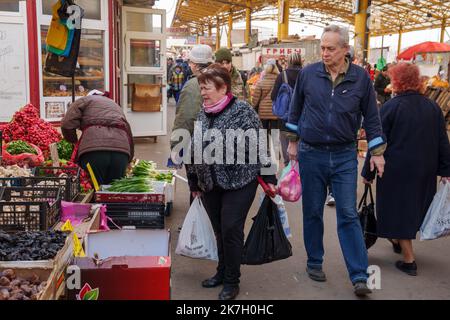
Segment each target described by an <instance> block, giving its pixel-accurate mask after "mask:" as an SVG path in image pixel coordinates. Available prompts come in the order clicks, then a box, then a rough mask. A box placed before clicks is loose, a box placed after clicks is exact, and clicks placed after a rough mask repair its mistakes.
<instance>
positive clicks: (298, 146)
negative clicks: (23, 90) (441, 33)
mask: <svg viewBox="0 0 450 320" xmlns="http://www.w3.org/2000/svg"><path fill="white" fill-rule="evenodd" d="M321 52H322V61H320V62H318V63H314V64H310V65H307V66H304V65H303V60H302V57H301V55H300V54H298V53H294V54H292V55H290V56H289V57H288V66H287V68H286V70H283V69H282V68H281V66H280V65H279V63H278V62H277V61H275V60H268V61H264V63H263V61H262V60H260V61H259V63H258V66H256V67H255V68H254V69H252V70H251V71H250V73H249V74H248V76H247V75H246V74H244V73H242V72H240V71H239V70H237V68H236V67H235V66H234V65H233V63H232V61H233V59H232V52H231V51H230V50H228V49H226V48H221V49H220V50H218V51H217V52H215V54H214V53H213V52H212V50H211V48H210V47H209V46H206V45H197V46H195V47H194V48H193V49H192V50H191V52H190V53H189V57H188V60H187V61H184V60H183V59H181V58H180V59H177V60H176V61H173V60H172V61H170V62H169V64H170V68H168V79H169V80H170V81H169V83H170V88H171V90H170V93H169V96H173V97H174V98H175V99H176V102H177V109H176V118H175V122H174V128H173V130H174V131H173V133H174V134H173V135H172V140H171V150H172V151H173V150H176V152H175V151H173V152H172V153H171V157H172V160H174V161H175V159H179V154H178V153H179V152H178V151H179V150H180V149H179V148H178V147H179V143H180V140H179V139H178V138H177V137H178V136H177V135H176V134H175V133H176V132H177V131H178V130H186V131H187V132H189V133H190V134H191V135H192V134H193V131H194V124H195V122H196V121H197V122H199V123H200V124H201V131H202V133H203V134H207V133H208V130H211V129H215V130H216V131H217V132H221V133H222V134H223V135H226V132H227V130H231V129H243V130H247V129H255V130H258V129H261V128H264V129H267V132H268V133H269V134H270V133H272V132H273V131H274V130H280V131H281V134H280V135H279V140H280V141H279V142H278V141H277V142H276V144H279V145H280V146H281V148H280V150H281V154H282V157H283V165H284V166H287V165H288V164H289V163H290V162H291V161H298V163H299V171H300V176H301V183H302V189H303V193H302V204H303V210H302V215H303V236H304V244H305V249H306V252H307V268H306V273H307V274H308V276H309V277H310V278H311V279H312V280H314V281H320V282H324V281H326V280H327V277H326V274H325V272H324V269H323V264H324V260H323V256H324V245H323V236H324V224H323V212H324V205H325V203H328V204H335V206H336V214H337V229H338V230H337V232H338V236H339V242H340V246H341V249H342V253H343V256H344V259H345V263H346V267H347V271H348V276H349V278H350V281H351V282H352V284H353V286H354V293H355V294H356V295H357V296H366V295H368V294H370V293H371V290H370V289H369V288H368V286H367V279H368V274H367V268H368V250H367V249H366V245H365V242H364V238H363V232H362V228H361V223H360V220H359V216H358V212H357V207H356V203H357V199H356V195H357V187H358V186H357V177H358V161H357V156H358V150H357V139H358V134H359V133H360V132H361V128H363V129H364V132H365V136H366V138H367V142H368V152H367V157H366V161H365V163H364V167H363V170H362V172H361V173H360V174H361V175H362V177H363V180H364V183H365V184H366V185H372V184H373V182H374V181H376V191H377V192H376V217H377V235H378V237H381V238H386V239H388V240H389V241H390V242H391V243H392V246H393V250H394V251H395V252H397V253H399V254H402V255H403V259H401V260H399V261H397V262H396V263H395V266H396V267H397V268H398V269H399V270H400V271H402V272H404V273H406V274H408V275H411V276H415V275H417V274H418V266H417V263H416V259H415V256H414V250H413V240H414V239H416V234H417V232H418V230H419V228H420V226H421V224H422V222H423V220H424V218H425V214H426V213H427V210H428V208H429V206H430V204H431V202H432V200H433V197H434V195H435V194H436V189H437V177H441V178H442V180H443V181H444V182H448V181H450V178H449V177H450V145H449V140H448V136H447V130H446V124H445V120H444V117H443V114H442V111H441V110H440V108H439V107H438V105H437V104H436V103H435V102H433V101H431V100H430V99H428V98H427V97H425V96H424V95H423V94H422V93H423V86H422V81H421V77H420V72H419V69H418V67H417V66H415V65H414V64H408V63H398V64H392V65H387V66H379V67H377V68H376V69H377V71H375V69H374V68H373V67H372V66H370V65H369V64H366V65H365V66H364V67H360V66H358V65H357V64H355V63H353V62H354V61H353V56H352V53H351V52H350V46H349V33H348V30H347V29H346V28H343V27H339V26H334V25H331V26H327V27H326V28H325V29H324V32H323V35H322V38H321ZM243 75H244V78H243ZM281 96H284V97H289V101H290V103H289V105H288V106H286V113H285V114H284V115H280V114H278V115H275V114H274V109H275V107H280V105H279V104H280V103H281V102H282V101H285V100H283V99H281V98H280V97H281ZM281 107H282V106H281ZM71 128H72V127H71ZM193 143H194V144H197V145H199V146H200V148H201V150H206V149H207V148H208V146H209V143H208V142H207V141H203V140H201V141H195V136H194V138H193ZM244 144H245V143H244ZM187 147H188V146H187V145H186V146H183V148H182V150H183V151H184V152H186V150H188V148H187ZM235 147H236V146H235ZM223 148H224V154H225V151H226V150H225V149H226V146H224V147H223ZM249 150H250V148H249V146H248V144H245V152H246V158H248V156H249V154H248V153H249ZM127 152H128V150H127ZM98 157H99V156H98ZM178 164H179V163H178ZM268 165H269V164H268V163H265V162H263V161H258V162H257V163H245V164H237V163H236V164H234V165H228V164H227V165H223V164H219V163H205V162H204V163H200V164H195V163H194V164H190V165H187V164H186V165H185V167H186V172H187V175H188V180H189V187H190V191H191V200H192V199H194V198H195V197H201V199H202V202H203V204H204V206H205V208H206V211H207V213H208V216H209V218H210V220H211V223H212V226H213V229H214V233H215V235H216V240H217V247H218V257H219V261H218V266H217V272H216V274H215V275H213V276H212V277H211V278H209V279H206V280H204V281H203V282H202V286H203V287H205V288H211V287H217V286H220V285H223V289H222V291H221V292H220V294H219V299H223V300H230V299H234V298H235V297H236V296H237V295H238V294H239V283H240V276H241V273H240V265H241V262H242V261H241V259H242V253H243V246H244V224H245V221H246V218H247V215H248V212H249V210H250V207H251V205H252V203H253V201H254V199H255V195H256V190H257V187H258V180H257V179H258V177H261V178H262V180H263V181H264V182H265V183H266V184H267V185H268V192H270V194H272V195H273V194H274V193H276V185H277V177H276V175H274V174H270V175H267V174H264V172H263V169H264V168H265V167H267V166H268ZM327 197H328V200H327ZM330 198H331V199H332V201H330Z"/></svg>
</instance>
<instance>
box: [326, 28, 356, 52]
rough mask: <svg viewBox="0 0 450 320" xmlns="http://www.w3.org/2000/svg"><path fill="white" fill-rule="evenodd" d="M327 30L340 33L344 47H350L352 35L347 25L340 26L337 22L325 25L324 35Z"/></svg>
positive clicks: (341, 43)
mask: <svg viewBox="0 0 450 320" xmlns="http://www.w3.org/2000/svg"><path fill="white" fill-rule="evenodd" d="M327 32H334V33H337V34H339V37H340V41H339V43H340V45H341V46H342V47H348V46H349V45H350V36H349V30H348V28H347V27H341V26H338V25H335V24H333V25H330V26H327V27H325V29H323V34H322V36H323V35H324V34H325V33H327Z"/></svg>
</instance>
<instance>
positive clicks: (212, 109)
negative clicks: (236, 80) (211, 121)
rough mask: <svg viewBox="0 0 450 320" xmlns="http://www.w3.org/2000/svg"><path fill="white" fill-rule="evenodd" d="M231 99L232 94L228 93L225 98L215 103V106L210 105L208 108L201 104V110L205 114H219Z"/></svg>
mask: <svg viewBox="0 0 450 320" xmlns="http://www.w3.org/2000/svg"><path fill="white" fill-rule="evenodd" d="M232 99H233V94H232V93H231V92H230V93H228V94H227V95H226V96H225V97H223V98H222V99H221V100H220V101H218V102H216V103H215V104H212V105H210V106H207V105H205V104H203V108H204V110H205V112H206V113H214V114H215V113H219V112H221V111H222V110H223V109H225V108H226V106H227V105H228V104H229V103H230V101H231V100H232Z"/></svg>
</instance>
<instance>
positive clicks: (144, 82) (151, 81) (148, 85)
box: [127, 74, 162, 109]
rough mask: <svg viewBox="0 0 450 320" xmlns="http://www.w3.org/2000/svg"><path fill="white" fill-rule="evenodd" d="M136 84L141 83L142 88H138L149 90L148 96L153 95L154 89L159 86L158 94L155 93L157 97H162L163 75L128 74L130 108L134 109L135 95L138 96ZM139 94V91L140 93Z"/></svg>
mask: <svg viewBox="0 0 450 320" xmlns="http://www.w3.org/2000/svg"><path fill="white" fill-rule="evenodd" d="M136 85H141V88H139V89H138V90H141V91H143V92H144V93H145V91H148V92H149V94H147V96H150V97H151V96H152V93H153V89H154V88H158V89H157V92H156V95H154V96H155V97H157V98H160V96H161V94H162V93H161V92H162V91H161V77H158V76H155V75H150V74H128V95H127V96H128V101H127V106H128V108H130V109H132V107H133V102H134V99H133V97H135V96H136V90H137V88H136ZM138 95H139V93H138Z"/></svg>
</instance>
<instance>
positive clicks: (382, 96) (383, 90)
mask: <svg viewBox="0 0 450 320" xmlns="http://www.w3.org/2000/svg"><path fill="white" fill-rule="evenodd" d="M388 68H389V67H388V66H386V67H384V68H383V70H382V71H381V72H380V74H379V75H378V76H377V78H376V79H375V85H374V87H375V91H376V92H377V99H378V101H379V102H380V103H381V105H383V104H385V103H386V102H387V101H389V99H391V95H392V91H391V90H390V89H389V88H388V86H389V84H390V83H391V80H390V79H389V75H388Z"/></svg>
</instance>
